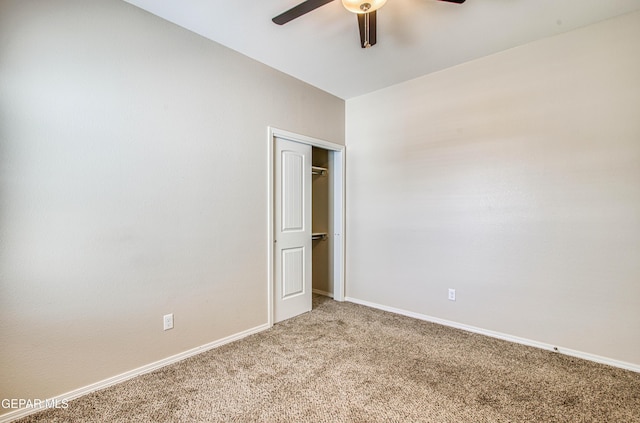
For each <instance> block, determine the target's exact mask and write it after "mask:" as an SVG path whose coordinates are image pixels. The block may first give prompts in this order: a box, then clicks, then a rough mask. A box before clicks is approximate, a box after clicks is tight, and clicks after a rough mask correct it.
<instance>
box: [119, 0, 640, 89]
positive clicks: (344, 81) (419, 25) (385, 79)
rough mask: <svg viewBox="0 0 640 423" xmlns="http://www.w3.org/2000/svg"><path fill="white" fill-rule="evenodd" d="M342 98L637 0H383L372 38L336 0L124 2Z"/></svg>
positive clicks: (585, 21)
mask: <svg viewBox="0 0 640 423" xmlns="http://www.w3.org/2000/svg"><path fill="white" fill-rule="evenodd" d="M125 1H127V2H129V3H131V4H134V5H136V6H138V7H140V8H142V9H145V10H147V11H149V12H151V13H153V14H155V15H157V16H160V17H162V18H164V19H166V20H168V21H170V22H173V23H175V24H178V25H180V26H182V27H184V28H186V29H189V30H191V31H193V32H195V33H198V34H200V35H202V36H204V37H206V38H209V39H211V40H214V41H217V42H218V43H220V44H223V45H225V46H227V47H230V48H232V49H234V50H237V51H239V52H240V53H243V54H245V55H247V56H249V57H252V58H254V59H256V60H258V61H260V62H262V63H265V64H267V65H269V66H271V67H273V68H276V69H278V70H280V71H282V72H285V73H287V74H289V75H292V76H294V77H296V78H298V79H301V80H303V81H305V82H307V83H309V84H311V85H314V86H316V87H318V88H320V89H322V90H325V91H328V92H330V93H332V94H334V95H336V96H338V97H341V98H343V99H348V98H352V97H356V96H359V95H362V94H366V93H368V92H371V91H375V90H378V89H381V88H384V87H387V86H390V85H394V84H397V83H399V82H402V81H406V80H409V79H413V78H416V77H418V76H421V75H424V74H427V73H431V72H436V71H438V70H442V69H445V68H448V67H451V66H455V65H457V64H460V63H463V62H467V61H469V60H473V59H476V58H479V57H482V56H486V55H489V54H492V53H496V52H499V51H502V50H505V49H508V48H511V47H515V46H518V45H522V44H525V43H528V42H531V41H534V40H537V39H540V38H544V37H549V36H552V35H555V34H558V33H561V32H565V31H569V30H572V29H575V28H578V27H581V26H585V25H589V24H591V23H594V22H598V21H601V20H604V19H608V18H611V17H614V16H617V15H621V14H624V13H628V12H631V11H634V10H640V0H467V2H466V3H464V4H462V5H458V4H455V3H445V2H441V1H437V0H388V1H387V3H386V5H385V6H384V7H382V8H381V9H380V10H379V11H378V31H377V35H378V43H377V44H376V45H375V46H373V47H372V48H369V49H362V48H360V38H359V34H358V25H357V20H356V17H355V16H354V15H353V14H352V13H350V12H348V11H347V10H346V9H344V7H343V6H342V2H341V1H340V0H335V1H333V2H332V3H329V4H327V5H325V6H322V7H320V8H319V9H316V10H314V11H312V12H310V13H308V14H306V15H304V16H302V17H300V18H298V19H296V20H294V21H292V22H290V23H288V24H285V25H283V26H278V25H276V24H274V23H273V22H271V18H272V17H274V16H276V15H278V14H280V13H281V12H284V11H285V10H288V9H290V8H291V7H293V6H295V5H297V4H298V3H301V2H302V0H125Z"/></svg>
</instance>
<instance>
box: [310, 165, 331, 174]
mask: <svg viewBox="0 0 640 423" xmlns="http://www.w3.org/2000/svg"><path fill="white" fill-rule="evenodd" d="M311 174H312V175H320V176H326V175H327V168H326V167H320V166H311Z"/></svg>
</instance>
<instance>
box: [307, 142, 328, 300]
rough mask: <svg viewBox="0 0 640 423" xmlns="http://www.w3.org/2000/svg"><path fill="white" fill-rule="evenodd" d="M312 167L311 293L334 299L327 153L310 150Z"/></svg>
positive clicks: (319, 149) (315, 149)
mask: <svg viewBox="0 0 640 423" xmlns="http://www.w3.org/2000/svg"><path fill="white" fill-rule="evenodd" d="M311 164H312V189H311V191H312V194H311V196H312V200H311V201H312V205H311V215H312V218H311V231H312V236H311V239H312V241H311V243H312V280H313V283H312V286H313V292H314V293H316V294H321V295H326V296H329V297H333V281H332V272H331V269H332V263H331V260H332V249H331V246H332V242H333V238H332V236H331V235H332V234H331V219H330V206H331V205H330V181H331V178H330V175H331V169H330V168H329V166H330V160H329V151H328V150H324V149H322V148H318V147H313V150H312V153H311Z"/></svg>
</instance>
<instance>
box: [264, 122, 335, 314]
mask: <svg viewBox="0 0 640 423" xmlns="http://www.w3.org/2000/svg"><path fill="white" fill-rule="evenodd" d="M276 137H278V138H283V139H286V140H289V141H294V142H299V143H302V144H308V145H311V146H313V147H319V148H323V149H325V150H329V151H330V152H332V154H330V155H329V158H330V163H331V173H332V178H331V182H330V183H331V187H330V203H331V206H332V208H333V210H332V212H331V220H332V222H333V225H332V227H333V228H332V231H333V269H332V273H333V299H334V300H336V301H344V257H345V244H344V222H345V207H344V204H345V180H344V175H345V147H344V145H340V144H334V143H332V142H328V141H324V140H321V139H317V138H312V137H307V136H305V135H300V134H295V133H293V132H289V131H285V130H282V129H278V128H274V127H272V126H269V127H268V151H269V154H268V156H269V157H268V164H267V169H268V172H269V175H268V177H267V192H268V196H269V201H268V210H267V219H268V223H267V228H268V247H267V252H268V253H267V255H268V259H267V275H268V276H267V283H268V285H267V295H268V297H269V298H268V303H267V304H268V307H267V313H268V316H267V318H268V322H269V326H273V320H274V319H273V301H274V298H273V295H274V286H273V284H274V267H275V266H274V262H273V260H274V248H273V243H274V240H275V237H274V220H273V219H274V210H275V195H274V185H273V184H274V179H275V173H274V172H275V166H274V156H273V154H274V149H275V148H274V146H275V138H276Z"/></svg>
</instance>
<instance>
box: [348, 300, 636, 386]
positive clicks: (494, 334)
mask: <svg viewBox="0 0 640 423" xmlns="http://www.w3.org/2000/svg"><path fill="white" fill-rule="evenodd" d="M345 301H349V302H351V303H355V304H360V305H364V306H367V307H371V308H376V309H378V310H384V311H389V312H391V313H395V314H400V315H402V316H407V317H413V318H414V319H418V320H424V321H427V322H432V323H437V324H440V325H443V326H449V327H452V328H456V329H462V330H465V331H467V332H473V333H478V334H480V335H486V336H490V337H492V338H498V339H502V340H504V341H509V342H515V343H516V344H522V345H527V346H530V347H535V348H541V349H543V350H549V351H553V352H557V353H560V354H565V355H569V356H571V357H576V358H582V359H584V360H589V361H594V362H596V363H601V364H607V365H609V366H613V367H618V368H621V369H625V370H631V371H634V372H638V373H640V365H638V364H633V363H627V362H626V361H620V360H614V359H612V358H608V357H602V356H599V355H595V354H590V353H586V352H583V351H576V350H572V349H569V348H562V347H558V346H555V345H551V344H546V343H544V342H538V341H533V340H531V339H526V338H520V337H518V336H513V335H507V334H505V333H501V332H495V331H492V330H487V329H482V328H478V327H475V326H469V325H465V324H462V323H457V322H452V321H450V320H445V319H439V318H437V317H432V316H427V315H426V314H420V313H415V312H413V311H407V310H402V309H399V308H395V307H389V306H385V305H382V304H376V303H372V302H369V301H365V300H359V299H357V298H352V297H346V298H345Z"/></svg>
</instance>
